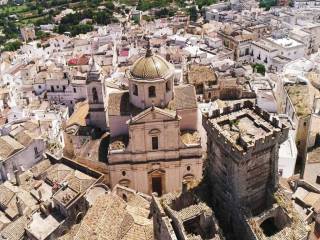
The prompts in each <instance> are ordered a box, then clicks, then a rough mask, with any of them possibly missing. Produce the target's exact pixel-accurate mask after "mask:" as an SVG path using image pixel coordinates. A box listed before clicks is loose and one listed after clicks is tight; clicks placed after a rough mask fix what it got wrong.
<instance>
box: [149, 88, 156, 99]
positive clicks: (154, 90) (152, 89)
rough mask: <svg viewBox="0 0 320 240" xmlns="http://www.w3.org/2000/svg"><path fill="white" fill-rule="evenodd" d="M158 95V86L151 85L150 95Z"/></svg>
mask: <svg viewBox="0 0 320 240" xmlns="http://www.w3.org/2000/svg"><path fill="white" fill-rule="evenodd" d="M155 96H156V87H155V86H151V87H149V97H155Z"/></svg>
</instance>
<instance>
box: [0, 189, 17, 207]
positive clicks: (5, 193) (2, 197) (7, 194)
mask: <svg viewBox="0 0 320 240" xmlns="http://www.w3.org/2000/svg"><path fill="white" fill-rule="evenodd" d="M14 195H15V193H14V192H13V191H11V190H10V189H9V188H7V187H5V186H4V185H0V207H1V206H2V207H5V208H6V207H7V206H8V204H9V202H10V201H11V199H12V198H13V197H14Z"/></svg>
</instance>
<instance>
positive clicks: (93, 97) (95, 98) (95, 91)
mask: <svg viewBox="0 0 320 240" xmlns="http://www.w3.org/2000/svg"><path fill="white" fill-rule="evenodd" d="M92 99H93V102H94V103H97V102H98V101H99V98H98V92H97V89H96V88H95V87H94V88H92Z"/></svg>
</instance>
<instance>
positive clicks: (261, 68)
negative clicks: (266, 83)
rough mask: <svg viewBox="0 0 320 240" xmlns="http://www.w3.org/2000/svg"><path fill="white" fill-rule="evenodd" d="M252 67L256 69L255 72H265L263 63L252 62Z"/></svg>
mask: <svg viewBox="0 0 320 240" xmlns="http://www.w3.org/2000/svg"><path fill="white" fill-rule="evenodd" d="M252 68H253V70H254V71H256V72H257V73H260V74H262V75H263V76H264V75H265V73H266V67H265V66H264V65H263V64H259V63H256V64H253V65H252Z"/></svg>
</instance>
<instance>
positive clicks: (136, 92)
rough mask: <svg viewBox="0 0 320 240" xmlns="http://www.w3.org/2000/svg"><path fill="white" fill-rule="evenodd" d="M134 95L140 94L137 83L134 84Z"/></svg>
mask: <svg viewBox="0 0 320 240" xmlns="http://www.w3.org/2000/svg"><path fill="white" fill-rule="evenodd" d="M133 95H135V96H138V95H139V92H138V86H137V85H136V84H133Z"/></svg>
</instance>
